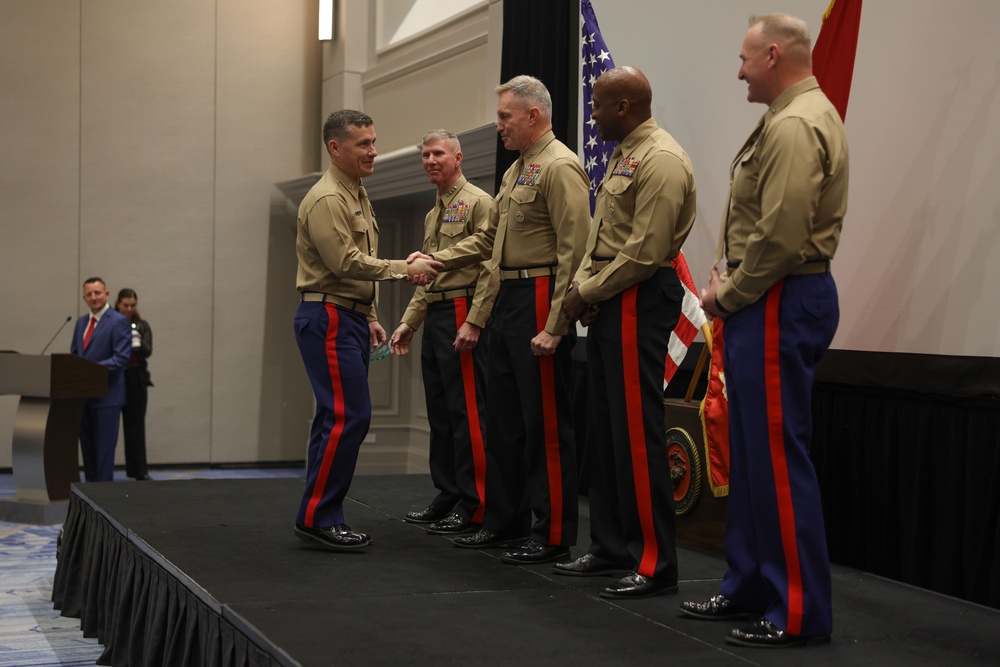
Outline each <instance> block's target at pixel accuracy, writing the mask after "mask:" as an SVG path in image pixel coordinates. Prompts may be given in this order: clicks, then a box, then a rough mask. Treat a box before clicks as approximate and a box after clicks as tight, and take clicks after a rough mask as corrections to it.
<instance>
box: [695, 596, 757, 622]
mask: <svg viewBox="0 0 1000 667" xmlns="http://www.w3.org/2000/svg"><path fill="white" fill-rule="evenodd" d="M681 613H682V614H684V615H685V616H690V617H691V618H697V619H700V620H703V621H732V620H734V619H737V618H750V617H751V616H753V615H754V613H760V612H754V611H753V610H750V609H747V608H746V607H741V606H739V605H738V604H736V603H735V602H733V601H732V600H730V599H729V598H727V597H726V596H725V595H713V596H712V597H710V598H708V599H707V600H685V601H684V602H681Z"/></svg>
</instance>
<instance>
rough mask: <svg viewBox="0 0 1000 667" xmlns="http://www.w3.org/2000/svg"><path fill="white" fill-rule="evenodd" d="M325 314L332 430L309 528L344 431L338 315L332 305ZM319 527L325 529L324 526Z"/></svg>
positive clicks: (308, 518) (314, 493) (311, 506)
mask: <svg viewBox="0 0 1000 667" xmlns="http://www.w3.org/2000/svg"><path fill="white" fill-rule="evenodd" d="M326 314H327V317H329V319H330V324H329V326H328V327H327V329H326V362H327V365H328V367H329V369H330V385H331V388H332V393H333V428H332V429H331V430H330V439H329V440H328V441H327V443H326V450H325V451H324V452H323V462H322V463H321V464H320V466H319V471H318V472H317V473H316V482H315V483H314V484H313V489H312V495H311V496H310V497H309V504H308V505H307V506H306V526H307V527H310V528H311V527H313V516H314V515H315V513H316V506H317V505H319V502H320V500H322V499H323V490H324V489H325V488H326V480H327V477H329V476H330V468H331V466H333V458H334V457H335V456H336V454H337V445H338V444H340V435H341V433H343V431H344V389H343V384H342V382H341V380H340V360H339V359H338V358H337V332H338V331H339V330H340V314H339V313H338V312H337V307H336V306H335V305H333V304H332V303H328V304H326ZM321 527H323V528H325V526H321Z"/></svg>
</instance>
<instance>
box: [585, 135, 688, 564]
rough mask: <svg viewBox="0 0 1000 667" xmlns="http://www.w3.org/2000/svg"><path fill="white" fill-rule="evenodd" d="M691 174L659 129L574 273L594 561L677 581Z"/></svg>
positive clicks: (620, 162) (616, 187)
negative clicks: (677, 368)
mask: <svg viewBox="0 0 1000 667" xmlns="http://www.w3.org/2000/svg"><path fill="white" fill-rule="evenodd" d="M695 196H696V195H695V182H694V168H693V166H692V165H691V160H690V158H689V157H688V155H687V153H685V152H684V149H683V148H681V147H680V145H679V144H678V143H677V142H676V141H675V140H674V138H673V137H672V136H670V134H668V133H667V132H666V131H665V130H663V129H661V128H660V127H659V126H658V125H657V124H656V121H655V120H653V119H652V118H650V119H649V120H647V121H646V122H644V123H642V124H641V125H639V126H638V127H637V128H636V129H634V130H633V131H632V132H631V133H630V134H629V135H628V136H627V137H626V138H625V139H624V141H622V142H621V144H620V145H619V146H617V147H616V148H615V150H614V152H613V153H612V155H611V160H610V161H609V163H608V169H607V172H606V173H605V175H604V179H603V180H602V181H601V184H600V186H599V187H598V190H597V203H596V207H595V210H594V222H593V225H592V226H591V229H590V236H589V237H588V239H587V247H586V252H585V253H584V259H583V263H582V264H581V266H580V270H579V271H577V274H576V281H577V282H578V283H579V284H580V288H579V289H580V296H581V297H582V298H583V300H584V301H586V302H587V303H589V304H597V305H599V306H600V314H599V315H598V316H597V319H596V320H595V321H594V322H592V323H591V324H590V326H589V328H588V333H587V372H588V376H589V382H590V410H589V413H588V416H589V420H588V429H589V430H588V443H589V448H588V450H587V454H588V457H589V463H588V466H587V469H588V471H589V472H590V485H589V493H588V500H589V502H590V534H591V546H590V553H592V554H594V555H595V556H597V557H599V558H603V559H605V560H608V561H611V562H613V563H617V564H619V565H621V566H622V567H627V568H629V569H632V570H635V571H636V572H638V573H639V574H641V575H643V576H646V577H650V578H653V579H659V580H664V581H670V582H672V583H676V582H677V550H676V545H675V540H674V497H673V487H672V485H671V481H670V476H669V475H668V474H666V471H668V470H669V469H670V464H669V462H668V461H667V443H666V433H665V432H664V430H663V373H664V370H665V367H666V360H667V345H668V343H669V341H670V333H671V332H672V331H673V329H674V327H675V326H677V320H678V318H679V317H680V313H681V302H682V300H683V298H684V288H683V287H682V286H681V282H680V280H679V279H678V277H677V272H676V271H674V269H673V267H672V266H671V260H672V259H673V258H674V257H676V256H677V254H678V253H679V252H680V249H681V244H683V243H684V240H685V239H686V238H687V235H688V233H689V232H690V231H691V227H692V225H693V224H694V219H695Z"/></svg>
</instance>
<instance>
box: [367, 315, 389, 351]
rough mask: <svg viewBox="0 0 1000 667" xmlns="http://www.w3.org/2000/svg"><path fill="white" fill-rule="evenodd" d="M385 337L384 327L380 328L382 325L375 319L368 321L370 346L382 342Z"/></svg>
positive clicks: (374, 346)
mask: <svg viewBox="0 0 1000 667" xmlns="http://www.w3.org/2000/svg"><path fill="white" fill-rule="evenodd" d="M385 338H386V336H385V329H383V328H382V325H381V324H379V323H378V321H377V320H372V321H371V322H369V323H368V342H369V343H371V346H372V348H376V347H378V346H379V345H381V344H382V343H384V342H385Z"/></svg>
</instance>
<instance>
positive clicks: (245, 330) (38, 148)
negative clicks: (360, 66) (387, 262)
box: [0, 0, 321, 467]
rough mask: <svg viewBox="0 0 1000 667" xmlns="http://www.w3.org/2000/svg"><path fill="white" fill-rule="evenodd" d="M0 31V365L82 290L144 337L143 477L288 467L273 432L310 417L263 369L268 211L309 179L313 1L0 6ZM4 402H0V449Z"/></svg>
mask: <svg viewBox="0 0 1000 667" xmlns="http://www.w3.org/2000/svg"><path fill="white" fill-rule="evenodd" d="M0 15H2V16H3V20H2V21H0V90H2V91H3V93H2V95H0V146H2V147H3V149H2V150H0V230H2V236H0V238H2V241H0V278H2V280H3V284H4V285H5V287H6V291H7V294H8V304H7V306H6V307H4V308H3V309H0V349H15V350H19V351H21V352H23V353H33V354H38V353H39V352H40V351H41V348H42V347H43V346H44V344H45V342H46V341H47V340H48V338H49V337H50V336H51V335H52V334H53V333H54V332H55V329H56V327H57V326H58V325H59V323H60V322H61V321H62V320H64V319H65V318H66V316H67V315H73V316H74V317H76V316H77V315H79V314H80V313H82V312H83V311H84V309H85V306H84V304H83V301H82V300H81V299H80V294H81V292H82V289H81V285H80V283H81V282H82V280H83V278H85V277H87V276H90V275H100V276H102V277H104V278H105V279H106V280H107V281H108V284H109V288H110V289H111V291H112V294H113V295H114V294H116V293H117V290H118V289H120V288H121V287H126V286H128V287H132V288H134V289H135V290H136V291H137V292H138V294H139V310H140V312H141V313H142V315H143V317H145V318H146V319H148V320H149V321H150V323H151V325H152V328H153V332H154V353H153V357H152V359H151V360H150V369H151V371H152V375H153V381H154V383H155V384H156V386H155V387H154V388H153V389H152V390H151V391H150V401H149V415H148V418H147V427H148V431H149V435H148V451H149V459H150V461H151V462H153V463H172V462H212V463H221V462H231V461H257V460H260V461H267V460H290V459H301V458H302V457H303V441H304V436H301V435H296V436H295V437H292V438H290V437H288V433H289V432H293V433H296V434H302V433H304V432H307V429H308V426H307V423H308V422H307V417H308V413H309V412H310V411H311V405H304V406H303V405H292V406H284V405H282V404H281V402H280V400H279V399H277V398H275V395H274V394H275V392H274V389H275V386H280V384H281V382H296V381H297V382H299V383H304V382H305V378H304V373H302V371H301V366H298V367H294V368H291V369H290V370H289V371H288V372H289V373H291V374H292V375H296V374H297V375H300V376H301V377H294V378H291V379H287V378H285V379H283V378H280V377H278V378H277V379H275V376H276V375H280V373H276V372H273V369H269V368H268V363H269V362H270V361H271V360H274V359H280V358H281V350H282V349H284V348H286V347H287V346H288V345H291V346H293V347H294V341H293V340H292V337H291V327H290V326H289V325H288V322H289V321H290V316H289V319H286V320H283V321H281V322H270V321H268V314H269V313H270V312H273V310H274V307H275V304H274V302H275V300H278V301H282V302H284V300H287V302H288V303H290V304H291V303H293V302H294V300H295V285H294V254H293V255H292V260H291V261H292V263H291V266H290V267H289V266H288V265H287V262H286V261H285V259H284V257H285V256H287V254H288V250H289V248H291V247H292V245H291V244H292V243H293V239H292V240H289V238H287V234H285V235H282V233H281V231H277V232H275V231H274V230H273V229H272V220H271V196H272V191H273V184H274V183H275V182H278V181H283V180H286V179H288V178H293V177H297V176H299V175H301V174H303V173H308V172H311V171H315V170H316V169H318V168H319V164H318V161H317V157H316V146H317V145H318V144H320V143H321V142H320V139H319V123H318V113H319V97H320V91H319V85H320V78H321V77H320V51H319V44H318V42H317V41H316V37H315V33H316V29H315V28H316V5H315V2H313V1H312V0H287V1H283V2H280V3H277V2H272V1H270V0H172V1H171V2H132V1H130V0H46V1H45V2H36V1H33V0H0ZM272 237H274V238H272ZM278 247H283V248H284V251H283V253H279V254H278V255H273V254H272V252H271V251H272V249H274V248H278ZM272 285H283V286H284V287H283V289H281V288H279V289H277V290H275V289H272ZM269 302H270V303H269ZM292 307H293V308H294V306H292ZM71 332H72V326H68V327H67V328H66V329H64V330H63V332H62V333H61V334H60V336H59V337H58V338H57V339H56V340H55V342H54V343H53V345H52V347H51V349H50V351H52V352H67V351H68V350H69V344H70V336H71ZM307 388H308V387H307ZM16 401H17V399H16V398H15V397H3V398H0V443H9V442H10V434H11V430H12V421H13V412H14V409H15V406H16ZM303 411H304V412H305V415H304V416H302V418H301V420H300V419H299V417H298V416H296V415H300V416H301V415H302V412H303ZM285 419H292V421H293V422H295V423H291V424H289V423H285V422H284V421H283V420H285ZM298 421H301V422H302V423H301V424H299V423H298ZM121 460H122V453H121V448H119V461H121ZM9 465H10V447H9V446H8V445H7V444H0V467H3V466H9Z"/></svg>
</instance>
